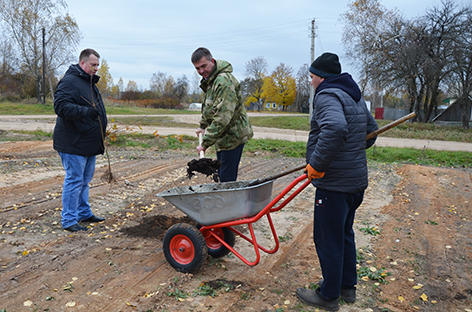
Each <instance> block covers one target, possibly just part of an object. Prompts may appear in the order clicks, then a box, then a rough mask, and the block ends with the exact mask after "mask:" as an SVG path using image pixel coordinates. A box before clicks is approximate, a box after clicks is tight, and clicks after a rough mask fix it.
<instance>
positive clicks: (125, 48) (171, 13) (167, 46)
mask: <svg viewBox="0 0 472 312" xmlns="http://www.w3.org/2000/svg"><path fill="white" fill-rule="evenodd" d="M380 1H381V3H382V5H384V6H385V7H386V8H387V9H395V8H396V9H398V10H399V11H400V12H401V13H402V14H403V15H404V16H405V17H407V18H413V17H415V16H420V15H423V14H424V13H425V12H426V9H428V8H431V7H432V6H439V5H440V4H441V1H440V0H380ZM463 1H465V0H457V3H464V2H463ZM66 2H67V4H68V10H69V14H70V15H71V16H72V17H73V18H75V20H76V22H77V23H78V25H79V28H80V31H81V33H82V37H83V38H82V40H81V42H80V45H79V47H78V50H77V52H76V54H77V55H78V54H79V53H80V51H81V50H82V49H84V48H94V49H95V50H97V51H98V52H99V53H100V55H101V59H102V60H106V61H107V63H108V65H109V67H110V74H111V76H112V78H113V81H114V83H115V84H116V83H117V82H118V80H119V78H122V79H123V81H124V83H125V86H126V85H127V83H128V81H129V80H134V81H135V82H137V84H138V86H139V87H140V89H142V90H144V89H149V80H150V78H151V77H152V75H153V74H154V73H157V72H158V71H161V72H164V73H166V74H167V75H172V77H174V79H177V78H180V77H182V75H186V76H187V78H188V79H189V81H190V83H192V81H193V80H194V78H193V77H194V73H195V69H194V67H193V66H192V63H191V62H190V56H191V54H192V52H193V51H194V50H195V49H196V48H198V47H201V46H204V47H206V48H208V49H210V51H211V52H212V54H213V57H214V58H215V59H224V60H227V61H229V62H230V63H231V64H232V65H233V69H234V75H235V76H236V78H237V79H239V80H242V79H244V78H245V64H246V63H247V62H248V61H249V60H251V59H253V58H256V57H258V56H263V57H264V58H265V59H266V60H267V63H268V71H269V73H270V72H272V71H273V70H274V69H275V68H276V67H277V66H278V65H279V64H280V63H284V64H286V65H289V66H291V67H292V68H293V70H294V74H296V73H297V71H298V69H299V68H300V66H302V65H303V64H304V63H310V53H311V52H310V46H311V39H310V29H311V21H312V20H313V19H315V24H316V28H317V29H316V33H317V37H316V39H315V57H317V56H319V55H321V54H322V53H323V52H334V53H337V54H338V55H339V56H340V59H341V65H342V66H343V71H348V72H351V73H352V74H353V75H354V76H355V73H353V72H352V70H351V69H350V68H349V65H348V61H347V60H344V57H343V54H344V50H343V46H342V44H341V36H342V26H343V25H342V23H341V22H340V21H339V18H340V15H341V14H342V13H344V12H345V11H346V10H347V5H348V3H350V2H352V1H348V0H331V1H329V0H325V1H319V0H239V1H224V0H223V1H222V0H219V1H216V0H206V1H195V0H174V1H160V0H135V1H115V0H80V1H79V0H66ZM64 70H65V69H64ZM58 74H60V73H58Z"/></svg>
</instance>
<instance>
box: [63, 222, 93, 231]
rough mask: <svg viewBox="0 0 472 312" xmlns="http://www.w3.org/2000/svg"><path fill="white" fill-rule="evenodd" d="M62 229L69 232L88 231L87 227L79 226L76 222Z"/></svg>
mask: <svg viewBox="0 0 472 312" xmlns="http://www.w3.org/2000/svg"><path fill="white" fill-rule="evenodd" d="M64 230H66V231H69V232H78V231H88V229H87V228H85V227H83V226H80V225H78V224H77V223H76V224H74V225H71V226H69V227H67V228H64Z"/></svg>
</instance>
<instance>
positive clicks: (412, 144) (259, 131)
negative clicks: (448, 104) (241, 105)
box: [0, 113, 472, 153]
mask: <svg viewBox="0 0 472 312" xmlns="http://www.w3.org/2000/svg"><path fill="white" fill-rule="evenodd" d="M129 116H141V117H142V116H143V115H129ZM164 116H165V117H169V116H172V117H174V119H175V120H176V121H178V122H186V123H191V124H195V129H196V128H197V127H198V120H199V118H200V115H198V114H190V115H146V117H155V118H159V117H164ZM249 116H273V114H264V113H249ZM277 116H280V115H277ZM290 116H294V114H290ZM114 117H117V116H113V115H109V118H110V119H112V118H114ZM120 117H124V116H123V115H120ZM54 125H55V116H53V115H15V116H11V115H0V130H29V131H33V130H37V129H40V130H43V131H46V132H52V130H53V129H54ZM253 128H254V138H256V139H279V140H287V141H303V142H306V141H307V139H308V131H299V130H286V129H276V128H264V127H253ZM195 129H194V128H166V127H154V126H141V129H139V128H138V127H134V131H136V132H143V133H154V132H155V131H157V133H158V134H159V135H170V134H185V135H190V136H192V135H195ZM376 145H377V146H379V147H387V146H388V147H407V148H416V149H433V150H444V151H465V152H470V153H472V143H461V142H450V141H433V140H414V139H397V138H388V137H383V136H382V135H380V136H379V137H378V138H377V142H376Z"/></svg>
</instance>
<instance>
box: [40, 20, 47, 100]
mask: <svg viewBox="0 0 472 312" xmlns="http://www.w3.org/2000/svg"><path fill="white" fill-rule="evenodd" d="M42 87H43V98H42V99H41V102H42V103H43V104H46V29H44V28H43V86H42Z"/></svg>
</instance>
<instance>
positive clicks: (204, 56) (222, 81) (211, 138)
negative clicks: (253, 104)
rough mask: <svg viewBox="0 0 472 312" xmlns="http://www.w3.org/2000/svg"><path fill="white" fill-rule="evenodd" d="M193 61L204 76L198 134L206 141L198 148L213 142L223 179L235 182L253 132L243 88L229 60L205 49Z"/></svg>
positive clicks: (199, 148) (201, 86) (221, 178)
mask: <svg viewBox="0 0 472 312" xmlns="http://www.w3.org/2000/svg"><path fill="white" fill-rule="evenodd" d="M191 61H192V63H193V65H194V66H195V69H196V70H197V72H198V74H200V75H201V76H202V77H203V79H202V81H201V83H200V88H202V90H203V92H204V94H203V105H202V117H201V119H200V128H198V129H197V131H196V133H197V136H198V135H199V134H200V133H202V134H203V142H202V143H201V145H199V146H197V151H198V152H200V151H205V150H206V149H207V148H208V147H210V146H212V145H214V146H215V149H216V155H217V159H218V160H219V161H220V162H221V167H220V169H219V170H218V174H219V176H220V181H221V182H228V181H236V179H237V176H238V166H239V162H240V160H241V155H242V152H243V148H244V144H245V143H246V142H247V141H249V139H251V138H252V136H253V135H254V133H253V131H252V127H251V124H250V123H249V118H248V116H247V113H246V108H245V107H244V105H243V103H242V97H241V88H240V85H239V82H238V81H237V79H236V78H235V77H234V76H233V75H232V74H231V73H232V72H233V67H232V66H231V64H230V63H228V62H226V61H221V60H215V59H213V57H212V55H211V53H210V51H209V50H208V49H206V48H198V49H197V50H195V52H193V54H192V58H191Z"/></svg>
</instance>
